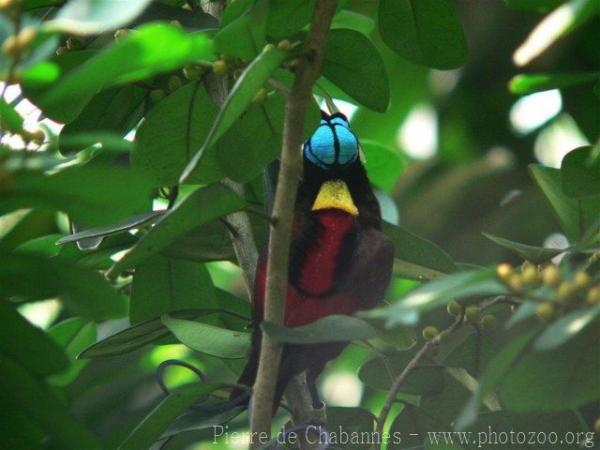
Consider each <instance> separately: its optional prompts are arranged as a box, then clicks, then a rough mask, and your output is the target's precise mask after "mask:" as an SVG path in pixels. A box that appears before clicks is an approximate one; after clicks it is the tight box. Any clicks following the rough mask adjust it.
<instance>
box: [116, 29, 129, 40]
mask: <svg viewBox="0 0 600 450" xmlns="http://www.w3.org/2000/svg"><path fill="white" fill-rule="evenodd" d="M130 34H131V30H128V29H127V28H120V29H118V30H117V31H115V34H114V37H115V41H117V42H122V41H123V39H125V38H126V37H127V36H129V35H130Z"/></svg>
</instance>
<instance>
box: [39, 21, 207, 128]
mask: <svg viewBox="0 0 600 450" xmlns="http://www.w3.org/2000/svg"><path fill="white" fill-rule="evenodd" d="M212 58H213V52H212V43H211V41H210V40H209V39H208V37H206V36H205V35H203V34H186V33H184V32H183V31H182V30H180V29H179V28H177V27H175V26H173V25H165V24H161V23H156V24H150V25H145V26H143V27H141V28H139V29H138V30H136V32H134V33H132V34H131V35H130V36H128V37H127V38H126V39H124V40H123V41H121V42H117V43H115V44H113V45H112V46H110V47H109V48H107V49H106V50H104V51H102V52H99V53H98V54H97V55H95V56H93V57H92V58H90V60H89V61H88V63H87V64H85V65H81V66H79V67H77V68H76V69H74V70H72V71H71V72H69V73H68V74H67V75H66V76H65V77H63V78H61V79H60V80H59V81H58V82H57V83H56V84H55V85H53V86H52V88H51V89H50V90H48V92H46V93H45V94H44V95H43V96H42V97H41V98H40V100H39V105H40V106H41V108H42V109H43V110H46V109H48V108H52V109H53V110H54V111H55V112H56V113H55V114H54V115H53V116H52V118H53V119H55V120H58V121H61V122H66V123H68V122H71V121H73V120H74V119H75V118H76V117H77V116H78V115H79V114H80V113H81V111H82V110H83V108H84V107H85V106H86V105H87V104H88V103H89V101H90V100H91V99H92V98H93V96H94V95H96V94H97V93H98V92H100V91H102V90H104V89H107V88H109V87H111V86H114V85H116V84H122V83H129V82H132V81H135V80H141V79H144V78H149V77H151V76H152V75H155V74H158V73H162V72H168V71H170V70H173V69H176V68H178V67H181V66H184V65H185V64H188V63H191V62H195V61H198V60H206V59H208V60H210V59H212Z"/></svg>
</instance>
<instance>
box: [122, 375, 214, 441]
mask: <svg viewBox="0 0 600 450" xmlns="http://www.w3.org/2000/svg"><path fill="white" fill-rule="evenodd" d="M222 387H224V385H223V384H190V385H186V386H182V387H180V388H178V389H177V390H176V391H174V392H172V393H170V394H169V395H168V396H167V397H166V398H164V399H163V400H162V401H161V402H160V403H159V404H158V405H157V406H156V407H155V408H154V409H153V410H152V411H151V412H150V413H149V414H148V415H147V416H146V417H145V418H144V419H143V420H142V421H141V422H140V423H139V424H138V425H137V427H135V429H134V430H133V431H132V432H131V434H130V435H129V436H127V438H126V439H125V440H124V441H123V442H122V443H121V445H120V446H119V447H118V448H119V450H147V449H149V448H151V447H152V446H153V444H154V443H155V442H156V441H157V440H158V439H159V438H160V437H161V435H162V434H163V432H164V431H165V430H166V429H167V428H168V426H169V425H170V424H171V422H173V421H174V420H175V419H176V418H177V417H178V416H180V415H181V414H183V413H185V412H186V411H187V410H188V409H189V408H190V407H191V406H192V405H193V404H194V403H196V402H197V401H198V400H200V399H202V398H204V397H206V396H208V395H209V394H210V393H211V392H213V391H215V390H217V389H220V388H222Z"/></svg>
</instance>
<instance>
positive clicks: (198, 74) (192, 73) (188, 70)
mask: <svg viewBox="0 0 600 450" xmlns="http://www.w3.org/2000/svg"><path fill="white" fill-rule="evenodd" d="M203 73H204V69H203V67H202V66H201V65H199V64H189V65H187V66H185V67H184V68H183V76H184V77H186V78H187V79H188V80H190V81H195V80H199V79H200V78H202V74H203Z"/></svg>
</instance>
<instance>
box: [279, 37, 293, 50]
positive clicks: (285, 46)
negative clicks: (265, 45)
mask: <svg viewBox="0 0 600 450" xmlns="http://www.w3.org/2000/svg"><path fill="white" fill-rule="evenodd" d="M277 48H278V49H279V50H283V51H286V52H287V51H288V50H289V49H290V48H292V43H291V42H290V41H288V40H287V39H284V40H283V41H279V42H278V43H277Z"/></svg>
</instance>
